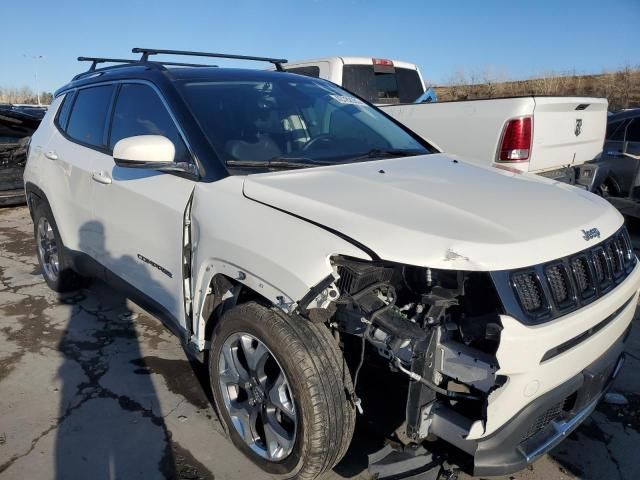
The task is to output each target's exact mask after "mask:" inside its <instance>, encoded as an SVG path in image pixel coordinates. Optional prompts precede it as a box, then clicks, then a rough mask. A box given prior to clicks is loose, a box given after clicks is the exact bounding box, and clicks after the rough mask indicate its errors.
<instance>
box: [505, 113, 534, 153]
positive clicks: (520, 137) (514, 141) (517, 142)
mask: <svg viewBox="0 0 640 480" xmlns="http://www.w3.org/2000/svg"><path fill="white" fill-rule="evenodd" d="M531 124H532V122H531V117H522V118H514V119H511V120H509V121H508V122H507V124H506V125H505V126H504V130H503V132H502V139H501V141H500V148H499V150H498V161H499V162H525V161H527V160H529V156H530V154H531V137H532V135H531Z"/></svg>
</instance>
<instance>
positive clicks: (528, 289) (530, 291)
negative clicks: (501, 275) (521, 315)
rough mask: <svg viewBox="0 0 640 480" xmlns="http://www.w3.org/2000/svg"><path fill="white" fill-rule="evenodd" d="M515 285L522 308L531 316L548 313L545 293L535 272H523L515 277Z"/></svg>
mask: <svg viewBox="0 0 640 480" xmlns="http://www.w3.org/2000/svg"><path fill="white" fill-rule="evenodd" d="M513 284H514V287H515V290H516V294H517V295H518V300H520V304H521V305H522V308H524V309H525V310H526V311H527V312H529V313H530V314H539V313H541V312H543V311H546V307H547V305H546V304H545V302H544V300H545V298H544V292H543V291H542V286H541V285H540V280H539V279H538V276H537V275H536V274H535V272H521V273H516V274H514V276H513Z"/></svg>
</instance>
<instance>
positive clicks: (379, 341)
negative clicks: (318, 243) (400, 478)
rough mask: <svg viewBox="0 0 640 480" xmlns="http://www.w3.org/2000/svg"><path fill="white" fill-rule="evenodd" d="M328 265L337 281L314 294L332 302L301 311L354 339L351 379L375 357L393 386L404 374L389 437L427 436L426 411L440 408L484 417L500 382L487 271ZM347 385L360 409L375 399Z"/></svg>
mask: <svg viewBox="0 0 640 480" xmlns="http://www.w3.org/2000/svg"><path fill="white" fill-rule="evenodd" d="M332 265H333V266H334V269H335V275H336V277H337V280H335V282H333V280H334V279H333V278H332V279H331V284H330V286H328V287H327V289H326V290H324V292H323V294H322V296H324V297H325V298H335V300H333V301H332V302H331V304H330V305H329V306H328V307H327V308H324V309H318V308H311V309H308V310H306V313H307V315H308V316H309V317H310V318H316V319H317V318H321V316H322V315H325V316H328V317H330V318H327V320H328V322H329V325H330V327H331V328H332V329H333V330H334V332H336V333H337V334H339V335H340V337H341V338H343V337H346V339H348V338H350V337H359V339H361V344H358V342H353V341H352V342H349V340H346V339H345V341H344V342H343V343H344V345H351V348H352V349H355V350H357V349H358V348H360V349H361V351H359V352H352V355H351V356H352V357H355V358H356V364H355V366H354V368H355V371H356V374H355V376H356V378H357V376H358V373H359V370H360V369H361V368H362V367H363V364H364V363H365V362H377V363H378V364H380V363H386V364H387V365H388V368H389V369H390V371H392V372H397V379H396V380H397V381H398V382H399V384H403V383H404V384H406V383H407V382H406V379H409V380H410V382H409V383H408V389H407V398H406V417H405V419H404V422H403V424H402V425H401V426H400V428H398V429H397V430H396V431H395V432H394V437H395V439H396V440H398V441H399V442H400V443H401V444H404V445H411V444H419V443H421V442H423V441H424V440H426V439H428V438H430V437H431V438H433V420H434V418H435V417H434V414H435V413H436V412H442V411H443V410H447V411H449V412H450V413H451V414H453V415H456V416H461V417H464V418H466V419H468V420H469V422H473V421H480V422H484V421H485V420H486V414H487V403H488V397H489V395H490V394H491V392H493V391H494V390H496V389H498V388H500V386H501V385H502V384H504V382H505V380H506V379H505V377H501V376H499V375H498V374H497V372H498V370H499V363H498V359H497V357H496V353H497V350H498V347H499V344H500V335H501V331H502V324H501V320H500V313H501V311H502V307H501V303H500V299H499V297H498V294H497V291H496V289H495V288H494V287H493V282H492V280H491V277H490V275H489V274H488V273H484V272H464V271H452V270H441V269H431V268H425V267H415V266H410V265H401V264H396V263H392V262H382V261H380V262H366V261H362V260H359V259H351V258H346V257H340V256H336V257H333V258H332ZM327 281H329V280H327ZM318 300H319V298H318ZM365 345H367V346H368V348H365ZM365 352H372V353H373V355H374V356H377V357H378V358H372V356H371V355H367V356H365ZM345 353H349V352H345ZM358 357H359V358H358ZM387 387H388V388H393V386H392V385H384V386H382V388H381V389H379V391H378V394H379V395H381V396H384V395H385V391H386V388H387ZM355 390H356V391H355V392H354V394H353V401H354V403H355V404H356V406H357V407H358V409H359V410H360V412H361V413H362V411H363V407H364V406H366V404H367V402H368V401H369V400H371V401H373V402H375V401H376V400H374V399H368V398H362V399H361V398H359V396H358V385H357V384H356V385H355Z"/></svg>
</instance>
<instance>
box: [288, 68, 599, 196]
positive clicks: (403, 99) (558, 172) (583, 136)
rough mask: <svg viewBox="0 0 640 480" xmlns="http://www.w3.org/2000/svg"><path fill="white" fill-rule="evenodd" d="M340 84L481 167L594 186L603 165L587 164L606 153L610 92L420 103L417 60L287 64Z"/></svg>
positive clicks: (294, 69)
mask: <svg viewBox="0 0 640 480" xmlns="http://www.w3.org/2000/svg"><path fill="white" fill-rule="evenodd" d="M284 68H285V69H286V70H287V71H289V72H293V73H298V74H302V75H307V76H311V77H319V78H324V79H327V80H330V81H332V82H333V83H336V84H338V85H340V86H342V87H344V88H346V89H347V90H349V91H351V92H352V93H355V94H356V95H359V96H360V97H362V98H364V99H365V100H367V101H369V102H371V103H374V104H376V105H378V106H379V107H380V108H382V110H383V111H384V112H385V113H387V114H389V115H390V116H391V117H393V118H395V119H396V120H398V121H399V122H400V123H402V124H404V125H405V126H407V127H409V128H410V129H411V130H413V131H414V132H415V133H417V134H418V135H420V136H421V137H423V138H424V139H425V140H427V141H429V142H430V143H431V144H432V145H434V146H435V147H437V148H438V149H439V150H441V151H443V152H446V153H448V154H453V155H456V156H457V157H459V158H460V159H462V160H465V161H467V162H470V163H475V164H480V165H487V166H488V165H494V166H499V167H502V168H506V169H516V170H519V171H524V172H531V173H536V174H540V175H543V176H545V177H549V178H552V179H556V180H560V181H564V182H567V183H571V184H577V185H579V186H582V187H584V188H587V189H589V190H593V189H595V188H597V187H598V186H599V184H600V183H601V182H602V181H603V180H604V178H605V177H606V172H604V169H598V167H597V166H596V165H590V164H586V165H585V162H588V161H590V160H593V159H594V158H595V157H596V155H597V154H598V153H600V152H601V151H602V145H603V143H604V136H605V130H606V126H607V107H608V102H607V100H606V99H604V98H589V97H546V96H526V97H512V98H497V99H485V100H468V101H455V102H440V103H414V102H415V100H416V99H418V97H420V95H422V94H423V93H424V92H425V86H424V82H423V80H422V76H421V74H420V70H419V69H418V67H417V66H416V65H414V64H412V63H407V62H402V61H397V60H387V59H380V58H368V57H327V58H321V59H317V60H307V61H302V62H294V63H290V64H287V65H285V66H284Z"/></svg>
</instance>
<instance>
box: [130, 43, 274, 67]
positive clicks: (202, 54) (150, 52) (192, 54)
mask: <svg viewBox="0 0 640 480" xmlns="http://www.w3.org/2000/svg"><path fill="white" fill-rule="evenodd" d="M131 51H132V52H133V53H141V54H142V57H140V61H141V62H147V61H149V56H150V55H159V54H164V55H186V56H190V57H213V58H233V59H236V60H255V61H258V62H269V63H273V64H274V65H275V67H276V70H278V71H283V70H284V69H283V68H282V64H283V63H287V60H286V59H285V58H269V57H253V56H247V55H230V54H227V53H210V52H189V51H184V50H158V49H155V48H134V49H132V50H131ZM160 63H163V62H160Z"/></svg>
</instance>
